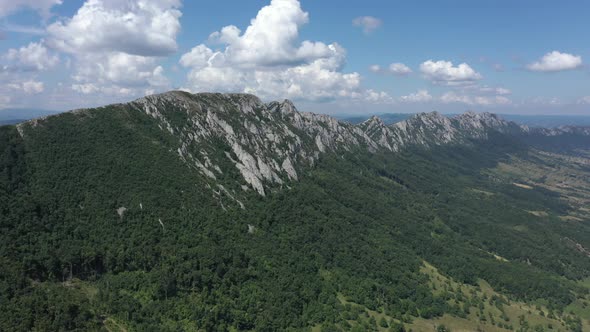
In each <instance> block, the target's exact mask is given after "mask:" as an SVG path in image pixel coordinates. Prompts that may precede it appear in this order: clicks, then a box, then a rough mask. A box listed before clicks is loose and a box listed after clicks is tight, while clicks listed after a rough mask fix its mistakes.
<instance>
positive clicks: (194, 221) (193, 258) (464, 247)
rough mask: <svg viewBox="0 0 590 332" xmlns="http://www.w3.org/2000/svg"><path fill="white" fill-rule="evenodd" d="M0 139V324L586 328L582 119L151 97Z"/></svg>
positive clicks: (589, 241) (51, 119)
mask: <svg viewBox="0 0 590 332" xmlns="http://www.w3.org/2000/svg"><path fill="white" fill-rule="evenodd" d="M0 152H1V153H2V155H1V157H0V169H1V170H2V172H1V173H0V175H1V176H0V184H1V189H0V202H1V205H0V206H1V209H0V218H1V219H0V228H1V229H2V235H1V240H2V241H1V243H2V244H0V253H1V256H0V262H1V264H2V266H3V269H2V271H1V272H0V289H2V292H1V294H2V295H0V308H1V309H2V310H0V312H2V314H0V329H1V330H13V331H18V330H23V331H25V330H73V329H83V330H101V329H103V330H104V329H106V330H110V331H114V330H121V331H123V330H150V329H153V330H158V331H162V330H171V331H172V330H174V331H178V330H203V331H213V330H218V331H227V330H260V331H276V330H322V331H339V330H355V331H364V330H395V331H403V330H410V329H411V330H413V331H431V330H432V329H433V326H434V328H435V329H437V330H438V331H445V330H453V331H456V330H465V331H474V330H477V329H479V330H483V331H506V330H513V331H514V330H518V331H528V330H531V331H532V330H533V329H536V330H552V329H553V328H555V329H559V330H562V331H566V330H568V331H582V329H584V328H590V325H589V323H588V319H590V315H589V314H588V312H587V311H586V305H587V303H588V301H589V300H590V297H589V295H588V294H589V293H590V288H589V287H588V283H587V279H586V278H588V277H590V261H589V260H588V257H589V256H590V254H589V252H590V250H589V249H587V248H590V228H589V227H588V224H587V221H588V220H589V218H590V215H589V213H590V211H589V210H588V209H587V206H588V205H587V204H588V203H590V191H589V190H588V188H589V187H588V184H590V167H589V165H590V127H579V126H561V127H557V128H551V129H549V128H533V127H528V126H526V125H520V124H517V123H515V122H511V121H506V120H504V119H502V118H501V117H499V116H497V115H494V114H490V113H474V112H467V113H464V114H460V115H456V116H451V117H447V116H444V115H441V114H439V113H436V112H432V113H419V114H415V115H412V116H411V117H409V118H407V119H405V120H401V121H398V122H395V123H393V124H386V123H385V122H384V121H383V120H381V119H380V118H379V117H371V118H369V119H368V120H365V121H363V122H361V123H358V124H352V123H349V122H346V121H339V120H337V119H335V118H333V117H330V116H327V115H318V114H313V113H307V112H300V111H298V110H297V108H296V107H295V105H294V104H293V103H292V102H291V101H289V100H284V101H277V102H271V103H263V102H262V101H261V100H260V99H259V98H257V97H256V96H253V95H249V94H218V93H200V94H190V93H187V92H181V91H171V92H168V93H164V94H159V95H152V96H147V97H144V98H141V99H138V100H135V101H132V102H129V103H124V104H114V105H109V106H105V107H100V108H95V109H81V110H75V111H71V112H67V113H62V114H58V115H51V116H48V117H44V118H37V119H33V120H29V121H25V122H22V123H19V124H17V125H10V126H3V127H0Z"/></svg>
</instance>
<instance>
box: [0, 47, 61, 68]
mask: <svg viewBox="0 0 590 332" xmlns="http://www.w3.org/2000/svg"><path fill="white" fill-rule="evenodd" d="M4 58H5V59H7V60H8V61H11V62H12V64H11V65H8V68H9V69H13V70H25V71H31V70H36V71H42V70H47V69H50V68H53V67H54V66H55V65H57V63H58V62H59V58H58V56H57V55H54V54H51V53H50V52H49V51H48V50H47V48H46V47H45V46H43V45H41V44H40V43H35V42H32V43H29V45H27V46H23V47H21V48H19V49H14V48H11V49H9V50H8V52H7V53H6V55H5V56H4Z"/></svg>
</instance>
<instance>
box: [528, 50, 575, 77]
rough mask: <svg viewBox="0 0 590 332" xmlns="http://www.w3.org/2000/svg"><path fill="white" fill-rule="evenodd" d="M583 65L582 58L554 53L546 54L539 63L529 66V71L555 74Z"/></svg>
mask: <svg viewBox="0 0 590 332" xmlns="http://www.w3.org/2000/svg"><path fill="white" fill-rule="evenodd" d="M581 65H582V57H581V56H579V55H572V54H568V53H561V52H559V51H553V52H549V53H547V54H545V55H544V56H543V57H542V58H541V59H539V60H538V61H536V62H533V63H531V64H529V65H528V66H527V69H528V70H531V71H541V72H553V71H562V70H571V69H576V68H578V67H580V66H581Z"/></svg>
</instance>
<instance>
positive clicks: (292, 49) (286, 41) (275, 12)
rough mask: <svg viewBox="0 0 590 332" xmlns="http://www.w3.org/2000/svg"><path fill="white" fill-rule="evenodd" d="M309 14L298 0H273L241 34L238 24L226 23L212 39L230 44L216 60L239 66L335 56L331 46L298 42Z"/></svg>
mask: <svg viewBox="0 0 590 332" xmlns="http://www.w3.org/2000/svg"><path fill="white" fill-rule="evenodd" d="M308 21H309V15H308V14H307V13H306V12H304V11H303V10H302V9H301V5H300V4H299V1H297V0H272V1H271V4H270V5H268V6H265V7H263V8H262V9H260V11H259V12H258V15H257V16H256V18H254V19H253V20H252V21H251V22H250V26H248V28H247V29H246V31H245V32H244V33H243V34H242V32H241V31H240V29H238V28H237V27H236V26H233V25H230V26H226V27H224V28H223V29H221V31H218V32H214V33H213V34H211V36H210V38H209V40H210V41H211V42H218V43H221V44H225V45H227V47H226V48H225V51H224V52H223V53H219V54H216V60H217V61H223V62H226V63H232V64H233V65H238V66H244V67H249V66H253V65H255V66H257V67H259V66H267V67H272V66H283V65H294V64H300V63H306V62H311V61H314V60H317V59H321V58H326V57H330V56H332V52H333V51H332V50H331V48H330V47H329V45H326V44H324V43H322V42H311V41H307V40H306V41H303V42H302V43H300V44H298V39H299V28H300V27H301V26H302V25H304V24H307V23H308Z"/></svg>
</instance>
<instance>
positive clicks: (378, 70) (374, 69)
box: [369, 65, 382, 73]
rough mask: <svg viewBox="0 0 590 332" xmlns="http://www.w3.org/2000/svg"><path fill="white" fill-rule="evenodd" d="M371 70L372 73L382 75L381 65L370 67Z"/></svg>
mask: <svg viewBox="0 0 590 332" xmlns="http://www.w3.org/2000/svg"><path fill="white" fill-rule="evenodd" d="M369 70H370V71H372V72H373V73H380V72H381V70H382V69H381V66H379V65H371V66H369Z"/></svg>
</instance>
